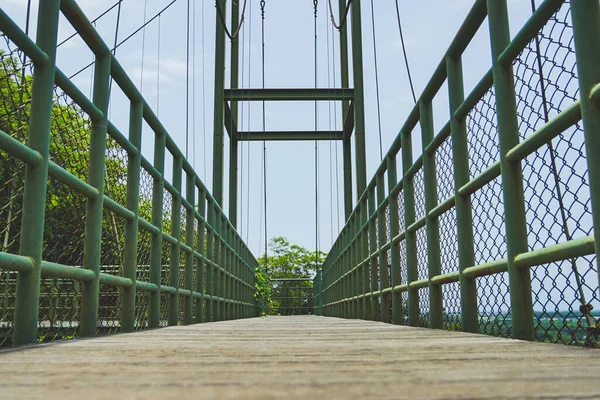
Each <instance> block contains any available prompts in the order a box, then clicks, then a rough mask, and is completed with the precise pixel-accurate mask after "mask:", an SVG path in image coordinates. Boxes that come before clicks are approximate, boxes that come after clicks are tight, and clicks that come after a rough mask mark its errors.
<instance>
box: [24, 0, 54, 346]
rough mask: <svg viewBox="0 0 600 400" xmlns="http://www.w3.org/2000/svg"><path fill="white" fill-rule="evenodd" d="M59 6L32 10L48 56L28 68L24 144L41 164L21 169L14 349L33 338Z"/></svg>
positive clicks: (43, 3) (46, 4)
mask: <svg viewBox="0 0 600 400" xmlns="http://www.w3.org/2000/svg"><path fill="white" fill-rule="evenodd" d="M59 6H60V1H59V0H46V1H40V6H39V12H38V19H39V21H38V29H37V36H36V44H37V45H38V46H39V48H40V49H41V50H42V51H44V52H45V53H46V55H47V56H48V63H47V64H45V65H38V64H35V65H34V74H33V83H32V87H31V90H32V96H31V112H30V117H29V131H28V145H29V147H30V148H31V149H33V150H35V151H37V152H39V153H40V155H41V156H42V162H40V163H39V164H38V165H35V166H33V165H27V167H26V169H25V183H24V189H23V212H22V219H21V235H20V242H19V254H21V255H23V256H28V257H31V258H32V260H33V262H34V263H33V264H34V268H33V270H32V271H27V272H25V271H21V272H19V273H18V275H17V288H16V292H17V295H16V304H15V319H14V321H15V326H14V337H13V343H14V344H16V345H19V344H27V343H34V342H35V341H36V340H37V331H38V329H37V327H38V312H39V298H40V280H41V270H42V268H41V261H42V248H43V243H44V215H45V211H46V188H47V181H48V158H49V157H48V154H49V147H50V123H51V118H52V101H53V94H54V72H55V60H56V38H57V35H58V17H59Z"/></svg>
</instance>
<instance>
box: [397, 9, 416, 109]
mask: <svg viewBox="0 0 600 400" xmlns="http://www.w3.org/2000/svg"><path fill="white" fill-rule="evenodd" d="M395 3H396V17H397V19H398V32H400V44H401V45H402V54H403V55H404V64H405V65H406V74H407V75H408V83H409V85H410V91H411V93H412V97H413V101H414V102H415V104H417V96H415V88H414V86H413V81H412V75H411V73H410V67H409V66H408V57H407V55H406V46H405V45H404V35H403V34H402V23H401V22H400V6H399V5H398V0H396V1H395Z"/></svg>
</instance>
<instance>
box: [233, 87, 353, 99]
mask: <svg viewBox="0 0 600 400" xmlns="http://www.w3.org/2000/svg"><path fill="white" fill-rule="evenodd" d="M353 98H354V90H352V89H347V88H343V89H339V88H330V89H304V88H303V89H296V88H293V89H269V88H267V89H255V88H249V89H224V95H223V99H224V101H232V102H236V101H333V100H337V101H344V100H345V101H350V100H352V99H353Z"/></svg>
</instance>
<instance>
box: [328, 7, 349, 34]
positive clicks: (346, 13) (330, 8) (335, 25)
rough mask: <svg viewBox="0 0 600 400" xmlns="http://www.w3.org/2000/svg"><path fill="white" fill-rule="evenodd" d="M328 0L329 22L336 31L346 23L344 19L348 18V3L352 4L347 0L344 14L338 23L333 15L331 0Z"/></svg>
mask: <svg viewBox="0 0 600 400" xmlns="http://www.w3.org/2000/svg"><path fill="white" fill-rule="evenodd" d="M328 1H329V13H330V18H331V23H332V25H333V26H334V27H335V28H336V29H337V30H338V31H341V30H342V28H343V27H344V25H345V24H346V20H347V19H348V12H349V11H350V4H352V0H348V4H346V11H344V15H343V16H342V19H341V20H340V24H339V25H338V24H337V23H336V22H335V17H334V16H333V6H332V5H331V0H328Z"/></svg>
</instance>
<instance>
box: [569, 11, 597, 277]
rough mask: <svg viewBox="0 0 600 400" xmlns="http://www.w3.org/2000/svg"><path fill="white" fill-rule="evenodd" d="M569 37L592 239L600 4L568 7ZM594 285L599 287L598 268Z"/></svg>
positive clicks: (595, 201)
mask: <svg viewBox="0 0 600 400" xmlns="http://www.w3.org/2000/svg"><path fill="white" fill-rule="evenodd" d="M571 17H572V20H573V36H574V39H575V50H576V56H577V71H578V73H579V93H580V96H581V100H580V101H581V115H582V117H583V132H584V134H585V150H586V153H587V156H588V157H587V162H588V175H589V179H590V199H591V203H592V218H593V224H594V236H595V237H599V236H600V160H599V159H598V151H599V149H600V137H599V134H600V109H599V104H598V101H593V100H592V97H591V92H592V89H593V88H594V87H596V86H597V85H598V83H600V53H599V52H598V46H599V43H600V25H599V21H600V5H599V4H598V2H594V1H590V2H583V1H574V2H573V3H572V4H571ZM599 256H600V246H597V247H596V265H598V263H599V262H600V257H599ZM596 270H597V272H598V283H599V285H600V268H596Z"/></svg>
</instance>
